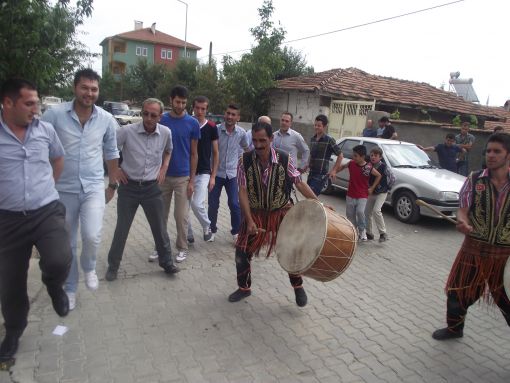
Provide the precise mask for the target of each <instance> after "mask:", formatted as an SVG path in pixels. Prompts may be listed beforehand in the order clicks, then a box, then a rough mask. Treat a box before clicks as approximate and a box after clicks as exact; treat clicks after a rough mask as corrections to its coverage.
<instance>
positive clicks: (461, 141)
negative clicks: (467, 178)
mask: <svg viewBox="0 0 510 383" xmlns="http://www.w3.org/2000/svg"><path fill="white" fill-rule="evenodd" d="M455 143H456V144H457V145H468V144H471V145H473V144H474V143H475V136H473V135H472V134H471V133H468V134H466V135H465V136H463V135H462V134H460V133H459V134H457V135H456V136H455ZM468 153H469V152H468V151H466V152H465V153H462V152H461V153H459V154H458V155H457V159H458V160H459V161H467V160H468V158H469V155H468Z"/></svg>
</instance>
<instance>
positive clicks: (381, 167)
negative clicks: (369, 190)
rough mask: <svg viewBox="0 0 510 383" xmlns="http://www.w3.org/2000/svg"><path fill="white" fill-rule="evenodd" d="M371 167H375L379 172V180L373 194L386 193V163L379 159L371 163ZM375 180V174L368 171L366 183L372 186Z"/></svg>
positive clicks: (387, 188) (387, 189)
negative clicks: (368, 175)
mask: <svg viewBox="0 0 510 383" xmlns="http://www.w3.org/2000/svg"><path fill="white" fill-rule="evenodd" d="M372 167H373V168H375V170H377V171H378V172H379V173H380V174H381V180H380V181H379V183H378V184H377V186H376V187H375V189H374V194H381V193H387V192H388V191H389V187H388V176H387V174H388V173H387V171H388V165H386V164H385V163H384V162H383V161H379V162H378V163H376V164H372ZM374 182H375V176H374V175H373V174H372V173H370V177H369V180H368V185H369V186H372V185H373V184H374Z"/></svg>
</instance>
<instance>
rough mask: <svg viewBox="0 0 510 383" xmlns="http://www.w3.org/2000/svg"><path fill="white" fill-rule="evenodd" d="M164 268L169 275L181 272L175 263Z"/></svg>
mask: <svg viewBox="0 0 510 383" xmlns="http://www.w3.org/2000/svg"><path fill="white" fill-rule="evenodd" d="M162 267H163V269H164V270H165V273H167V274H176V273H178V272H179V271H181V269H179V268H178V267H177V266H175V265H174V264H173V263H169V264H168V265H165V266H162Z"/></svg>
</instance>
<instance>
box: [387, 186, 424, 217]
mask: <svg viewBox="0 0 510 383" xmlns="http://www.w3.org/2000/svg"><path fill="white" fill-rule="evenodd" d="M393 211H394V212H395V215H396V216H397V219H398V220H399V221H401V222H404V223H415V222H417V221H418V220H419V219H420V207H419V206H418V205H416V196H415V195H414V194H413V193H412V192H410V191H401V192H399V193H398V194H397V196H396V197H395V199H394V200H393Z"/></svg>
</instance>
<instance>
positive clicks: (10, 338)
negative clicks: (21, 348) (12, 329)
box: [0, 334, 19, 363]
mask: <svg viewBox="0 0 510 383" xmlns="http://www.w3.org/2000/svg"><path fill="white" fill-rule="evenodd" d="M18 345H19V336H17V335H12V334H6V335H5V338H4V340H3V341H2V345H0V363H8V362H9V361H11V360H12V359H13V358H14V355H16V352H17V351H18Z"/></svg>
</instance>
